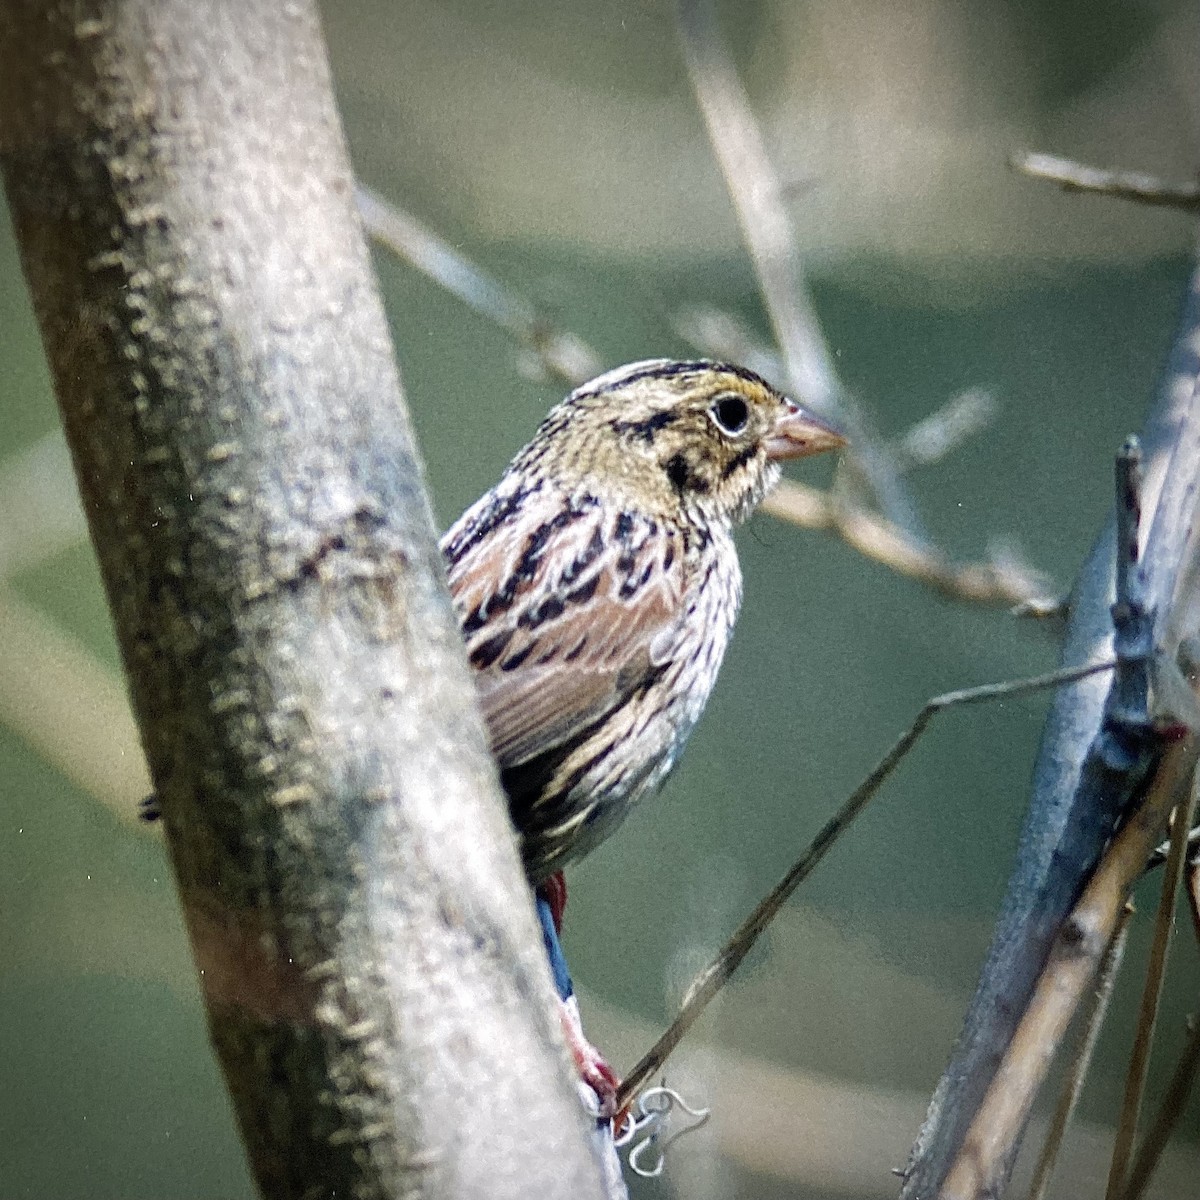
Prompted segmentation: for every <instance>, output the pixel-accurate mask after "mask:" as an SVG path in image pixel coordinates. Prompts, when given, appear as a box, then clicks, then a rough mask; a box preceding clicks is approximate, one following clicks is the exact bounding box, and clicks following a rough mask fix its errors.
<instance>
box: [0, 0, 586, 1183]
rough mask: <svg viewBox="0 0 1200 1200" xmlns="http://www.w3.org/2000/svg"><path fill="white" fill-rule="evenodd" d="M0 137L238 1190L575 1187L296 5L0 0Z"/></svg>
mask: <svg viewBox="0 0 1200 1200" xmlns="http://www.w3.org/2000/svg"><path fill="white" fill-rule="evenodd" d="M0 156H2V165H3V173H4V179H5V185H6V188H7V194H8V200H9V205H10V211H11V213H12V218H13V222H14V225H15V228H16V233H17V237H18V240H19V243H20V246H21V253H22V258H23V265H24V270H25V273H26V276H27V279H28V282H29V286H30V290H31V292H32V295H33V300H34V305H35V308H36V312H37V316H38V321H39V323H40V327H41V331H42V336H43V340H44V342H45V346H46V351H47V355H48V357H49V360H50V365H51V369H52V373H53V377H54V381H55V387H56V390H57V394H58V399H59V403H60V406H61V410H62V416H63V422H64V425H65V427H66V432H67V437H68V441H69V443H70V446H71V450H72V454H73V456H74V461H75V467H76V472H77V475H78V478H79V483H80V488H81V491H82V494H83V501H84V507H85V509H86V512H87V516H88V521H89V524H90V529H91V535H92V539H93V542H94V544H95V547H96V551H97V554H98V557H99V560H100V564H101V569H102V573H103V577H104V583H105V587H106V589H107V593H108V598H109V603H110V606H111V609H112V615H113V620H114V622H115V625H116V630H117V635H118V639H119V642H120V646H121V651H122V655H123V658H124V662H125V666H126V670H127V673H128V676H129V681H130V688H131V692H132V698H133V704H134V710H135V713H136V716H137V719H138V723H139V726H140V728H141V733H142V739H143V744H144V746H145V750H146V755H147V759H148V761H149V764H150V769H151V774H152V777H153V780H154V783H155V787H156V790H157V792H158V794H159V796H160V799H161V806H162V812H163V817H164V821H165V824H166V830H167V835H168V840H169V846H170V854H171V858H172V861H173V864H174V868H175V872H176V876H177V881H178V887H179V895H180V898H181V902H182V905H183V911H184V914H185V917H186V921H187V926H188V929H189V932H190V936H191V940H192V945H193V950H194V953H195V957H196V961H197V965H198V968H199V971H200V977H201V984H202V990H203V993H204V1000H205V1004H206V1006H207V1012H208V1018H209V1024H210V1030H211V1033H212V1038H213V1041H214V1043H215V1045H216V1048H217V1051H218V1053H219V1056H220V1060H221V1063H222V1066H223V1068H224V1070H225V1074H226V1077H227V1080H228V1082H229V1086H230V1089H231V1092H232V1095H233V1098H234V1102H235V1107H236V1110H237V1115H238V1120H239V1122H240V1125H241V1129H242V1133H243V1137H244V1140H245V1142H246V1145H247V1148H248V1151H249V1154H250V1158H251V1162H252V1166H253V1169H254V1172H255V1174H256V1176H257V1179H258V1182H259V1186H260V1188H261V1189H262V1191H263V1192H264V1194H265V1195H268V1196H271V1197H283V1196H288V1197H291V1196H297V1197H298V1196H309V1197H316V1196H333V1195H337V1196H357V1197H367V1196H371V1197H375V1196H379V1197H395V1196H400V1195H405V1196H409V1195H412V1196H454V1197H462V1196H477V1195H478V1196H482V1195H486V1196H489V1197H507V1196H512V1197H516V1196H522V1197H524V1196H530V1195H536V1196H539V1197H541V1196H547V1197H548V1196H570V1197H573V1198H574V1197H588V1196H599V1195H600V1194H601V1188H600V1184H599V1182H598V1181H599V1172H598V1167H597V1163H596V1160H595V1158H594V1157H593V1153H592V1151H591V1149H590V1147H589V1143H588V1138H587V1130H586V1124H585V1121H584V1119H583V1116H582V1113H581V1110H580V1106H579V1103H578V1098H577V1095H576V1093H575V1089H574V1085H573V1082H572V1079H571V1076H570V1070H569V1067H568V1065H567V1064H566V1061H565V1056H564V1054H563V1051H562V1047H561V1038H560V1036H559V1033H558V1028H557V1018H556V1015H555V1007H554V998H553V994H552V990H551V984H550V980H549V975H548V972H547V969H546V966H545V963H544V959H543V955H542V951H541V945H540V940H539V937H538V934H537V929H536V925H535V922H534V917H533V912H532V907H531V904H530V899H529V892H528V889H527V887H526V885H525V883H524V881H523V879H522V877H521V874H520V867H519V864H518V859H517V855H516V853H515V846H514V840H513V835H512V832H511V829H510V828H509V826H508V822H507V819H506V816H505V812H504V806H503V801H502V797H501V795H500V792H499V789H498V786H497V782H496V777H495V772H494V769H493V767H492V765H491V762H490V760H489V758H488V755H487V750H486V745H485V740H484V736H483V733H482V729H481V725H480V721H479V718H478V716H477V714H476V711H475V708H474V704H473V697H472V687H471V681H470V678H469V675H468V671H467V668H466V666H465V663H464V661H463V656H462V650H461V646H460V640H459V636H458V630H457V626H456V623H455V621H454V619H453V616H452V613H451V610H450V607H449V603H448V600H447V596H446V593H445V589H444V586H443V583H442V580H441V563H440V559H439V556H438V554H437V550H436V545H435V542H434V537H433V531H432V527H431V522H430V516H429V510H428V506H427V502H426V500H425V496H424V491H423V487H422V478H421V470H420V467H419V465H418V462H417V459H416V456H415V452H414V449H413V442H412V437H411V432H410V429H409V425H408V421H407V416H406V413H405V410H404V406H403V400H402V397H401V394H400V389H399V381H398V378H397V375H396V372H395V368H394V365H393V361H392V356H391V350H390V346H389V341H388V337H387V333H386V326H385V323H384V317H383V313H382V309H381V306H380V301H379V297H378V295H377V292H376V288H375V284H374V281H373V278H372V275H371V270H370V264H369V260H368V257H367V254H366V251H365V248H364V245H363V241H362V237H361V234H360V231H359V228H358V223H357V220H356V218H355V216H354V214H353V193H352V181H351V175H350V169H349V165H348V162H347V158H346V152H345V147H344V144H343V140H342V133H341V129H340V126H339V122H338V118H337V114H336V111H335V108H334V104H333V99H332V94H331V90H330V82H329V77H328V68H327V65H326V60H325V54H324V48H323V44H322V40H321V36H320V29H319V23H318V20H317V18H316V15H315V11H314V8H313V6H312V4H311V3H308V2H300V3H296V2H292V3H286V4H284V3H279V2H278V0H249V2H246V0H240V2H239V3H237V4H225V3H221V2H219V0H208V2H207V3H206V2H202V0H110V2H107V3H101V2H94V3H65V2H63V3H35V2H32V0H6V2H4V3H0ZM133 800H134V798H133V797H131V803H132V802H133Z"/></svg>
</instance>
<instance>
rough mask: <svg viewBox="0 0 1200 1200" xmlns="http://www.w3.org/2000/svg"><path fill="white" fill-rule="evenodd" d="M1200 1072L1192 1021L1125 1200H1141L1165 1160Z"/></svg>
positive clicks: (1199, 1042)
mask: <svg viewBox="0 0 1200 1200" xmlns="http://www.w3.org/2000/svg"><path fill="white" fill-rule="evenodd" d="M1197 1069H1200V1021H1196V1020H1195V1018H1193V1025H1192V1031H1191V1036H1190V1037H1189V1038H1188V1040H1187V1045H1185V1046H1184V1048H1183V1053H1182V1054H1181V1055H1180V1057H1179V1064H1178V1066H1176V1068H1175V1073H1174V1074H1173V1075H1172V1076H1171V1082H1170V1083H1169V1084H1168V1085H1167V1091H1166V1094H1165V1095H1164V1096H1163V1100H1162V1104H1161V1105H1160V1106H1159V1109H1158V1112H1157V1113H1156V1114H1155V1117H1154V1121H1153V1122H1152V1124H1151V1126H1150V1129H1149V1131H1148V1132H1147V1133H1146V1140H1145V1141H1144V1142H1143V1143H1142V1145H1141V1149H1139V1150H1138V1154H1137V1158H1135V1159H1134V1161H1133V1168H1132V1170H1130V1172H1129V1183H1128V1184H1127V1185H1126V1188H1125V1194H1124V1197H1123V1200H1140V1197H1141V1195H1142V1193H1143V1192H1144V1191H1145V1190H1146V1185H1147V1184H1148V1183H1149V1182H1150V1176H1151V1175H1153V1173H1154V1168H1155V1167H1156V1166H1158V1160H1159V1159H1160V1158H1161V1157H1162V1152H1163V1149H1164V1148H1165V1147H1166V1144H1167V1142H1168V1141H1169V1140H1170V1138H1171V1134H1172V1133H1174V1131H1175V1126H1176V1125H1178V1124H1179V1118H1180V1117H1181V1116H1183V1110H1184V1106H1185V1105H1186V1104H1187V1098H1188V1095H1189V1093H1190V1092H1191V1090H1192V1085H1193V1083H1195V1081H1196V1071H1197Z"/></svg>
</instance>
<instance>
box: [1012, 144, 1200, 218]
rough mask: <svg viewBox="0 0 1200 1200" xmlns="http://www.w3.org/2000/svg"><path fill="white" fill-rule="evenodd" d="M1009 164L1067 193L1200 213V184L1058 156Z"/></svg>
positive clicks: (1020, 156)
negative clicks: (1115, 169)
mask: <svg viewBox="0 0 1200 1200" xmlns="http://www.w3.org/2000/svg"><path fill="white" fill-rule="evenodd" d="M1009 163H1010V165H1011V166H1012V168H1013V170H1014V171H1019V172H1020V173H1021V174H1022V175H1028V176H1029V177H1030V178H1031V179H1045V180H1047V181H1048V182H1050V183H1057V184H1058V185H1059V186H1060V187H1061V188H1062V190H1063V191H1064V192H1091V193H1092V194H1093V195H1097V196H1113V197H1116V198H1117V199H1119V200H1132V201H1133V202H1134V203H1135V204H1148V205H1151V206H1152V207H1157V208H1178V209H1182V210H1183V211H1184V212H1192V213H1194V212H1200V184H1195V183H1169V182H1167V181H1166V180H1163V179H1159V178H1158V177H1157V176H1155V175H1147V174H1144V173H1143V172H1141V171H1114V170H1108V169H1106V168H1104V167H1089V166H1087V165H1086V164H1084V163H1080V162H1075V161H1074V160H1073V159H1070V158H1061V157H1059V156H1058V155H1057V154H1037V153H1030V154H1015V155H1013V157H1012V158H1011V159H1010V160H1009Z"/></svg>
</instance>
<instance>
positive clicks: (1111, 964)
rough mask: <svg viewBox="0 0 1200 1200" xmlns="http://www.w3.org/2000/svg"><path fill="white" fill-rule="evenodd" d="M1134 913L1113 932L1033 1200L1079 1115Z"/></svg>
mask: <svg viewBox="0 0 1200 1200" xmlns="http://www.w3.org/2000/svg"><path fill="white" fill-rule="evenodd" d="M1132 916H1133V906H1132V905H1131V904H1126V905H1125V910H1124V912H1122V914H1121V919H1120V922H1119V923H1118V925H1117V930H1116V933H1114V934H1113V939H1112V941H1111V942H1110V943H1109V945H1108V949H1107V950H1106V951H1105V952H1104V958H1103V960H1102V961H1101V963H1100V971H1099V974H1098V977H1097V980H1096V986H1095V987H1094V988H1093V989H1092V998H1091V1003H1090V1004H1089V1005H1088V1011H1087V1013H1086V1014H1085V1016H1084V1019H1083V1026H1082V1029H1081V1031H1080V1037H1079V1040H1078V1043H1077V1045H1076V1047H1075V1053H1074V1055H1073V1056H1072V1059H1071V1065H1070V1067H1069V1069H1068V1070H1067V1077H1066V1079H1065V1080H1064V1082H1063V1087H1062V1091H1061V1093H1060V1094H1059V1098H1058V1104H1057V1105H1056V1106H1055V1109H1054V1115H1053V1117H1052V1118H1051V1121H1050V1130H1049V1132H1048V1133H1047V1134H1046V1141H1045V1144H1044V1145H1043V1146H1042V1152H1041V1154H1040V1155H1039V1156H1038V1162H1037V1167H1036V1169H1035V1170H1034V1173H1033V1182H1032V1183H1031V1184H1030V1187H1029V1200H1044V1197H1045V1195H1046V1189H1047V1188H1049V1186H1050V1180H1051V1178H1052V1177H1053V1174H1054V1166H1055V1163H1056V1162H1057V1161H1058V1152H1059V1150H1060V1149H1061V1148H1062V1142H1063V1138H1064V1137H1065V1136H1066V1133H1067V1129H1068V1128H1069V1127H1070V1124H1071V1119H1072V1117H1074V1115H1075V1108H1076V1105H1077V1104H1078V1103H1079V1096H1080V1093H1081V1092H1082V1091H1083V1083H1084V1080H1085V1079H1086V1078H1087V1073H1088V1068H1089V1067H1090V1066H1091V1063H1092V1056H1093V1054H1094V1053H1095V1051H1096V1043H1097V1042H1098V1041H1099V1040H1100V1031H1101V1029H1103V1028H1104V1018H1105V1016H1107V1014H1108V1004H1109V1001H1110V1000H1111V999H1112V993H1113V986H1114V984H1115V983H1116V981H1117V975H1118V974H1119V973H1120V970H1121V962H1122V960H1123V959H1124V957H1125V944H1126V942H1127V940H1128V935H1129V921H1130V918H1131V917H1132Z"/></svg>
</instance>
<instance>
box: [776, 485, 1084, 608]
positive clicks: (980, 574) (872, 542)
mask: <svg viewBox="0 0 1200 1200" xmlns="http://www.w3.org/2000/svg"><path fill="white" fill-rule="evenodd" d="M761 508H762V510H763V512H766V513H770V514H771V516H773V517H778V518H779V519H780V520H783V521H788V522H790V523H791V524H793V525H798V526H800V527H801V528H802V529H823V530H828V531H829V532H830V533H834V534H836V535H837V536H838V537H840V538H841V539H842V541H844V542H845V543H846V544H847V545H848V546H852V547H853V548H854V549H855V550H857V551H858V552H859V553H860V554H862V555H863V556H864V557H866V558H870V559H873V560H874V561H875V562H879V563H882V564H883V565H884V566H886V567H889V568H890V569H891V570H893V571H895V572H896V573H897V574H899V575H905V576H907V577H908V578H910V579H916V580H918V581H919V582H920V583H924V584H926V585H927V586H928V587H931V588H933V590H934V591H936V592H940V593H941V594H942V595H944V596H948V597H951V598H953V599H956V600H967V601H970V602H971V603H973V604H991V605H1000V606H1002V607H1005V608H1016V607H1020V608H1021V609H1022V610H1023V611H1024V612H1025V613H1027V614H1028V615H1033V616H1043V615H1045V616H1051V615H1055V614H1057V613H1058V611H1059V610H1060V607H1061V606H1060V602H1059V600H1058V598H1057V597H1056V596H1055V595H1054V594H1053V592H1052V591H1051V589H1050V588H1049V587H1048V586H1047V584H1046V582H1045V580H1044V579H1043V578H1042V577H1041V576H1040V575H1038V574H1037V573H1035V572H1031V571H1027V570H1023V569H1022V568H1021V567H1020V566H1019V565H1018V564H1016V563H1006V562H1000V561H996V562H974V563H955V562H951V561H950V560H949V559H948V558H947V557H946V556H945V555H944V554H942V553H941V551H939V550H937V549H936V548H934V547H932V546H929V545H926V544H925V543H919V542H914V541H913V540H912V539H911V538H910V537H908V535H907V534H906V533H905V532H904V530H902V529H900V528H899V527H898V526H896V525H893V524H892V523H891V522H890V521H889V520H887V518H886V517H883V516H880V515H879V514H878V513H873V512H869V511H868V510H867V509H865V508H861V507H859V506H857V505H854V504H848V503H846V502H844V501H843V500H841V499H840V498H839V497H837V496H834V495H833V494H831V493H829V492H824V491H821V490H820V489H819V488H814V487H809V486H807V485H805V484H802V483H797V482H795V481H794V480H791V479H785V480H783V481H782V482H781V483H780V484H778V486H776V488H775V489H774V490H773V491H772V492H771V493H770V495H768V496H767V498H766V499H765V500H764V501H763V502H762V505H761Z"/></svg>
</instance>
